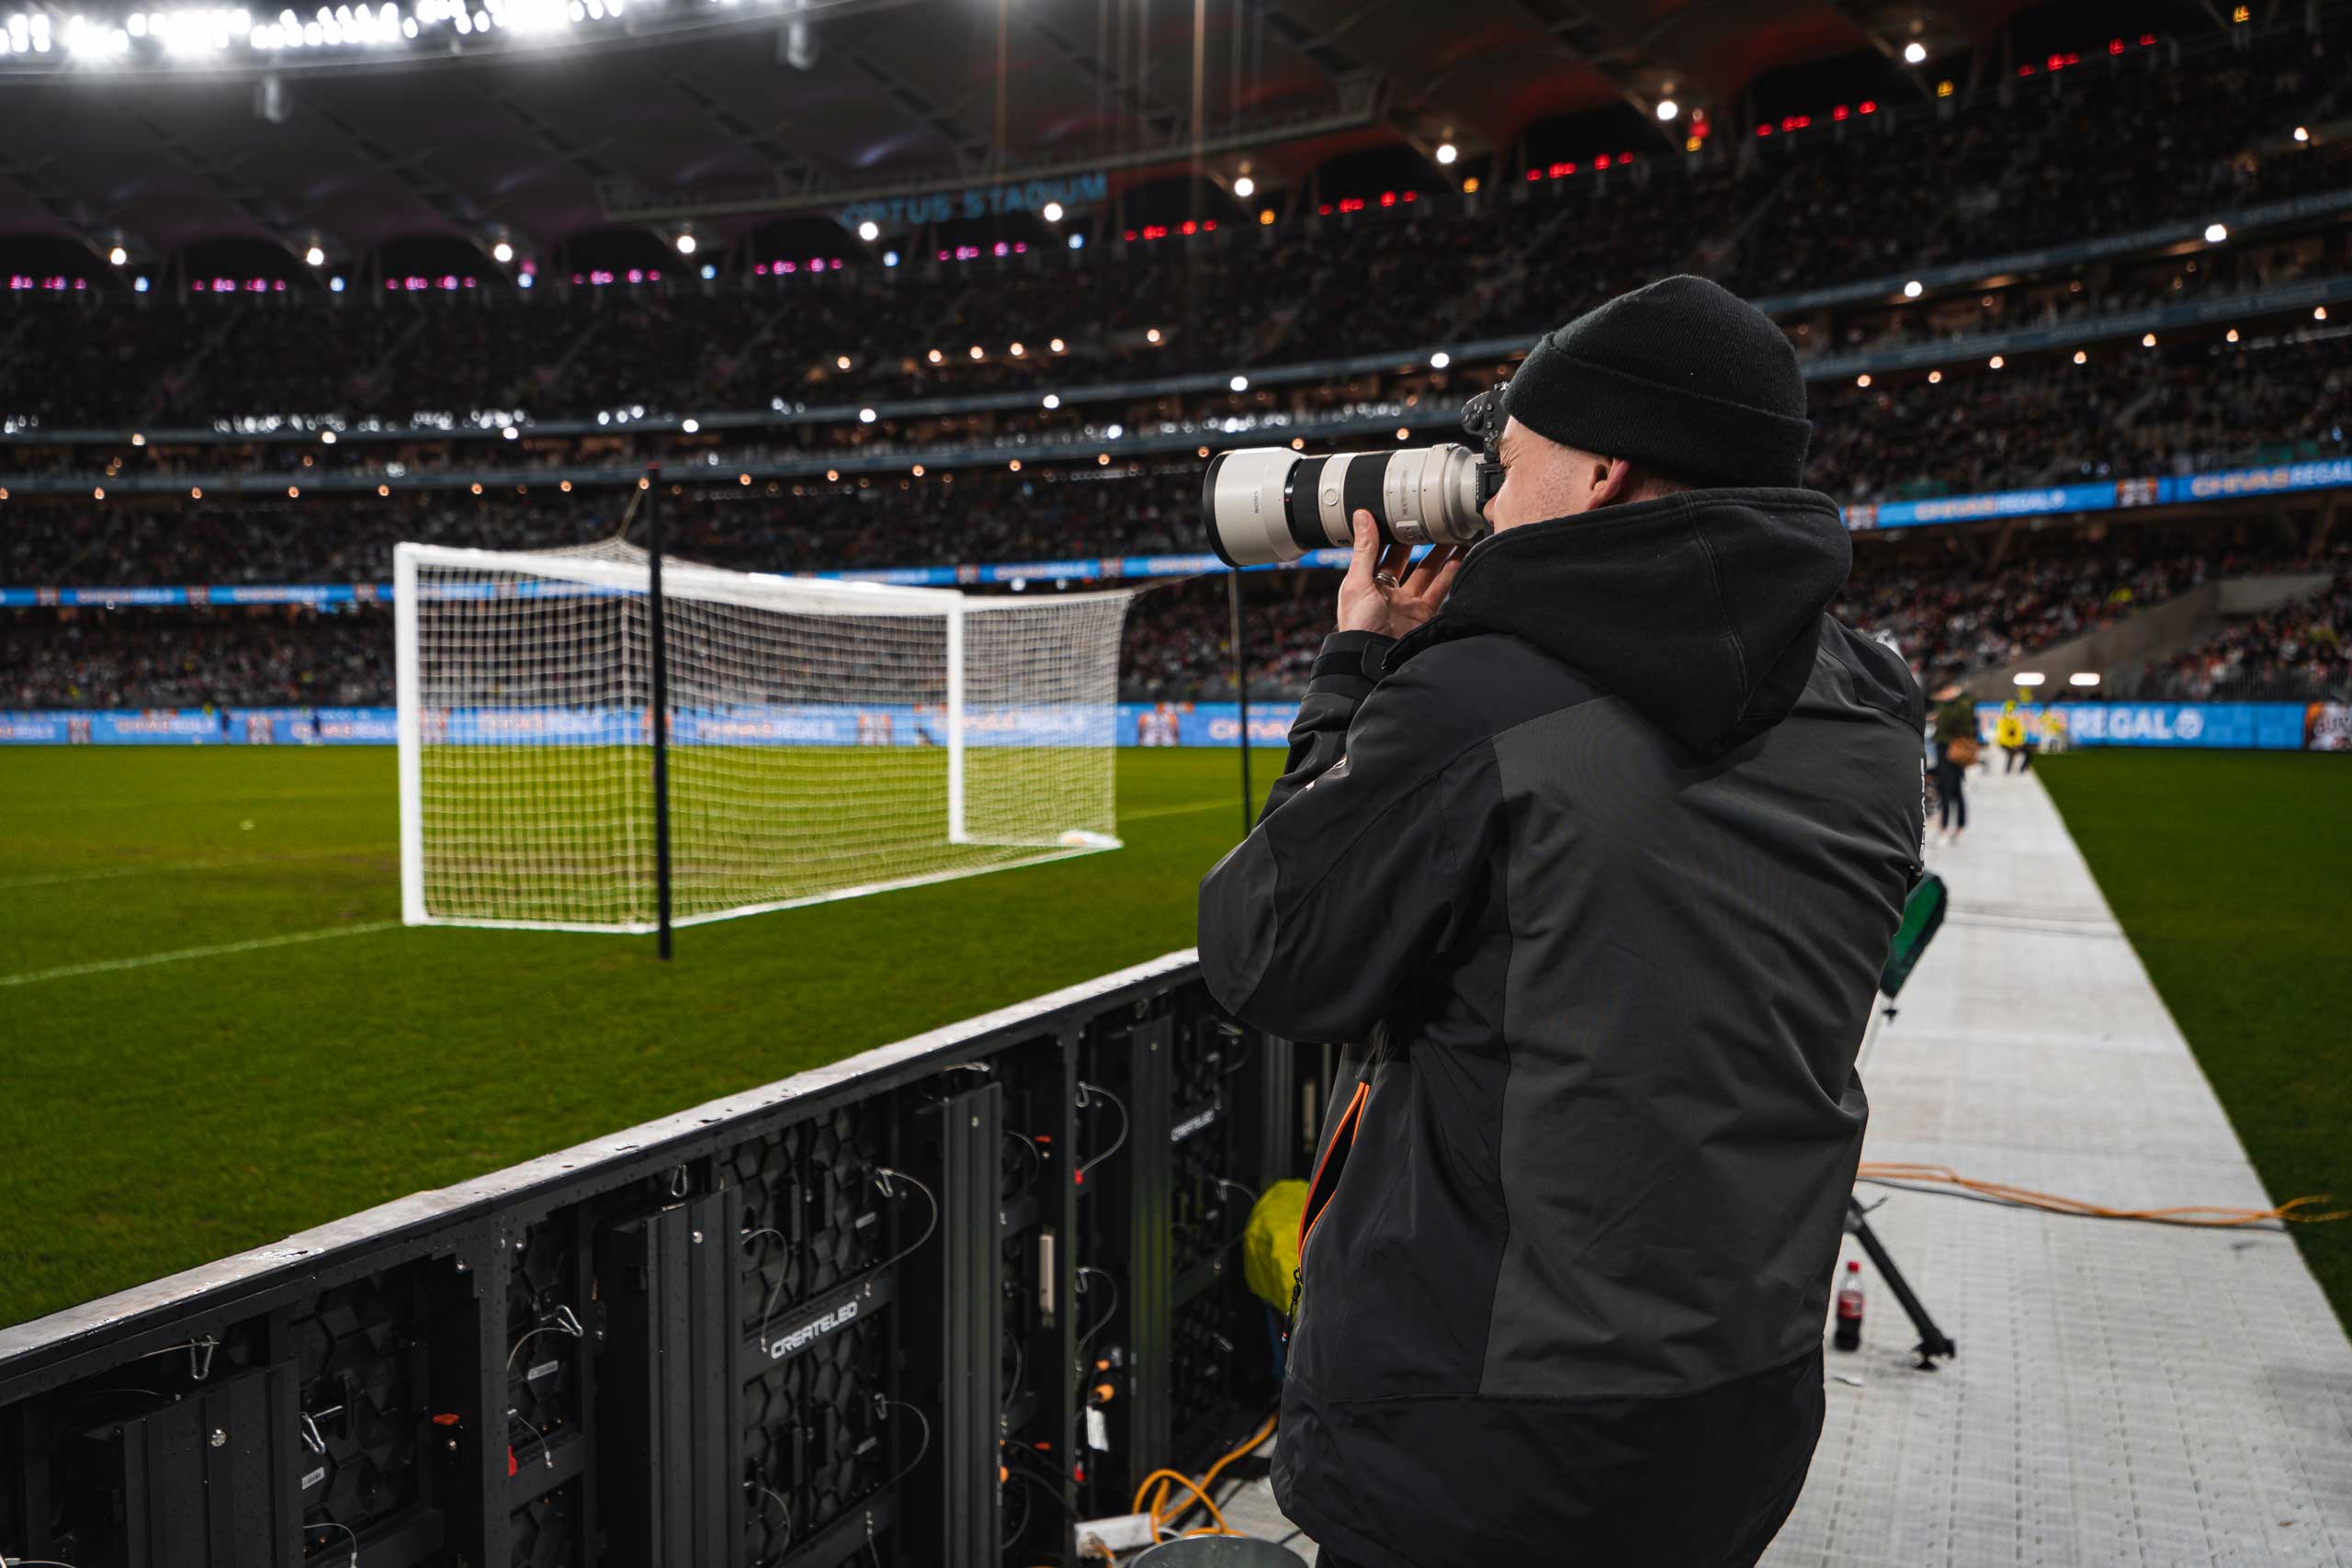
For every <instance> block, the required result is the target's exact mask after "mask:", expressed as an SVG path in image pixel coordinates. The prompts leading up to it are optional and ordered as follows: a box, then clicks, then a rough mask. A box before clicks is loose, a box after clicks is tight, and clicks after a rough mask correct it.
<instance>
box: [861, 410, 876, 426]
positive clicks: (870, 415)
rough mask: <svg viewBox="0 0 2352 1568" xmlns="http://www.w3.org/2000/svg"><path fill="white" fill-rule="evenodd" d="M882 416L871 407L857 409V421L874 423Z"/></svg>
mask: <svg viewBox="0 0 2352 1568" xmlns="http://www.w3.org/2000/svg"><path fill="white" fill-rule="evenodd" d="M880 417H881V416H880V415H879V414H877V413H876V412H874V411H873V410H872V409H870V408H863V409H860V410H858V411H857V423H860V424H872V423H874V422H875V421H876V419H878V418H880Z"/></svg>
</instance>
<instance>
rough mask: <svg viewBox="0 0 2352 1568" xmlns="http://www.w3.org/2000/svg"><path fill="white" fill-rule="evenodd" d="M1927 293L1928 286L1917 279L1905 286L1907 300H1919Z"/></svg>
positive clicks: (1904, 294)
mask: <svg viewBox="0 0 2352 1568" xmlns="http://www.w3.org/2000/svg"><path fill="white" fill-rule="evenodd" d="M1927 291H1928V288H1927V285H1925V284H1923V283H1921V282H1920V281H1919V280H1918V279H1917V278H1916V277H1915V278H1913V279H1912V280H1911V281H1910V282H1908V283H1906V284H1905V285H1904V286H1903V298H1905V299H1917V298H1919V296H1920V295H1922V294H1925V293H1926V292H1927Z"/></svg>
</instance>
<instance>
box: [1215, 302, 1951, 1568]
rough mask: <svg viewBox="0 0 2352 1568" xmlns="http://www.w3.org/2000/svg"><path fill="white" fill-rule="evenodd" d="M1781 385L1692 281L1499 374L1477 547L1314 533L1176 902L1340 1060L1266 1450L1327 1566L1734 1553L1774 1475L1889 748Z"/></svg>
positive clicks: (1814, 1295) (1890, 689) (1890, 904)
mask: <svg viewBox="0 0 2352 1568" xmlns="http://www.w3.org/2000/svg"><path fill="white" fill-rule="evenodd" d="M1804 398H1805V394H1804V378H1803V377H1802V376H1801V375H1800V374H1799V371H1798V368H1797V362H1796V355H1795V352H1794V350H1792V348H1791V347H1790V345H1789V340H1788V338H1787V337H1786V336H1785V335H1784V334H1783V333H1781V330H1780V328H1778V327H1777V326H1775V325H1773V323H1772V321H1770V318H1768V317H1766V316H1765V315H1764V314H1763V313H1762V312H1760V311H1758V310H1757V309H1756V308H1755V307H1754V306H1752V305H1749V304H1747V302H1745V301H1744V300H1741V299H1737V298H1736V297H1735V296H1733V295H1732V294H1730V293H1728V292H1726V291H1725V290H1724V289H1723V288H1720V287H1719V286H1717V285H1715V284H1713V283H1710V282H1707V281H1706V280H1704V279H1702V278H1697V277H1670V278H1667V279H1665V280H1664V281H1662V282H1659V283H1656V284H1652V285H1651V286H1650V287H1648V288H1643V289H1639V290H1636V291H1635V292H1634V293H1631V294H1627V295H1624V296H1622V297H1620V298H1618V299H1612V300H1611V301H1610V302H1609V303H1607V304H1605V305H1602V306H1600V308H1599V309H1597V310H1592V311H1590V312H1589V313H1588V314H1586V315H1584V316H1582V317H1579V318H1578V319H1577V321H1573V322H1571V323H1570V324H1569V325H1567V326H1566V327H1563V328H1562V329H1560V330H1559V331H1558V332H1555V333H1552V334H1551V335H1550V336H1548V337H1546V338H1544V340H1543V341H1542V342H1541V343H1539V344H1536V346H1535V348H1534V349H1533V351H1532V353H1531V354H1530V355H1528V357H1527V361H1526V363H1525V364H1524V365H1522V366H1521V367H1520V370H1519V373H1518V374H1517V375H1516V376H1514V377H1512V378H1511V379H1510V384H1509V386H1508V388H1507V389H1506V390H1505V391H1504V393H1503V411H1504V412H1505V413H1507V414H1508V416H1509V419H1508V423H1507V424H1506V426H1505V428H1504V430H1503V432H1502V436H1501V440H1500V441H1499V443H1498V457H1499V461H1500V463H1501V465H1502V469H1503V477H1502V487H1501V489H1500V490H1498V491H1496V492H1495V494H1494V496H1493V498H1492V499H1491V500H1490V501H1489V502H1487V509H1486V512H1487V521H1488V522H1489V523H1491V524H1492V525H1493V527H1494V533H1493V536H1491V537H1489V538H1486V539H1483V540H1480V541H1479V542H1478V543H1477V544H1476V545H1474V546H1472V547H1470V548H1469V550H1468V551H1467V552H1466V553H1462V552H1457V551H1456V550H1454V549H1452V548H1441V549H1437V550H1434V551H1432V552H1431V553H1430V555H1429V556H1428V557H1427V558H1424V559H1423V560H1422V561H1421V563H1420V564H1419V566H1418V567H1416V566H1415V565H1414V564H1413V562H1412V559H1411V557H1412V547H1410V546H1409V545H1391V546H1389V547H1385V548H1384V547H1383V545H1382V541H1381V538H1380V536H1379V535H1378V533H1377V532H1376V531H1375V525H1374V520H1373V518H1372V515H1371V513H1368V512H1363V511H1357V512H1355V513H1353V516H1352V519H1351V520H1352V522H1353V523H1354V525H1355V550H1354V558H1353V559H1352V561H1351V564H1350V565H1349V568H1348V572H1347V576H1346V578H1345V579H1344V581H1342V582H1341V583H1340V594H1339V605H1338V617H1337V619H1338V630H1337V631H1336V632H1335V633H1334V634H1333V635H1332V636H1331V637H1329V638H1328V639H1327V640H1326V641H1325V642H1324V644H1323V649H1322V652H1321V653H1320V655H1318V656H1317V659H1316V660H1315V667H1314V679H1313V682H1312V684H1311V685H1310V686H1309V687H1308V691H1307V695H1306V700H1305V701H1304V702H1303V703H1302V704H1301V705H1300V706H1299V711H1298V718H1297V722H1296V723H1295V725H1293V727H1292V728H1291V732H1290V745H1291V750H1290V761H1289V764H1288V768H1287V770H1286V771H1285V772H1284V773H1283V777H1282V779H1281V781H1280V782H1279V783H1277V784H1275V785H1274V787H1273V791H1272V796H1271V797H1270V799H1269V800H1268V802H1267V806H1266V810H1265V812H1264V814H1263V815H1262V816H1261V818H1259V821H1258V825H1257V827H1256V828H1255V829H1253V830H1252V831H1251V832H1250V836H1249V838H1247V839H1246V840H1243V841H1242V843H1241V844H1240V845H1239V846H1238V848H1236V849H1235V850H1234V851H1233V852H1232V853H1230V854H1228V855H1227V856H1226V858H1225V859H1224V860H1223V861H1221V862H1219V863H1218V864H1217V865H1216V869H1215V870H1213V871H1211V872H1210V873H1209V874H1208V876H1207V877H1206V878H1205V879H1204V881H1203V883H1202V885H1201V904H1200V963H1201V976H1202V978H1203V980H1204V983H1205V984H1206V986H1207V987H1208V990H1209V992H1210V994H1211V995H1212V996H1214V997H1215V998H1216V999H1217V1001H1218V1002H1219V1003H1220V1004H1222V1005H1223V1006H1224V1007H1226V1008H1227V1009H1228V1010H1230V1011H1231V1012H1232V1013H1233V1015H1234V1016H1235V1017H1237V1018H1238V1019H1241V1020H1242V1021H1245V1022H1248V1023H1250V1024H1252V1025H1254V1026H1256V1027H1259V1028H1262V1029H1265V1030H1267V1031H1269V1032H1273V1033H1276V1034H1279V1035H1281V1036H1283V1038H1286V1039H1290V1040H1296V1041H1311V1042H1318V1043H1334V1044H1340V1045H1341V1046H1342V1051H1341V1054H1340V1066H1339V1069H1338V1071H1337V1072H1336V1074H1335V1075H1334V1082H1333V1084H1332V1087H1331V1090H1330V1100H1329V1115H1328V1116H1327V1117H1326V1118H1325V1121H1324V1126H1323V1132H1322V1137H1321V1140H1320V1142H1321V1148H1320V1150H1319V1151H1318V1153H1317V1159H1316V1163H1315V1166H1314V1167H1313V1168H1314V1171H1315V1178H1314V1179H1313V1180H1312V1181H1311V1182H1310V1183H1309V1184H1308V1189H1307V1196H1306V1204H1305V1207H1304V1209H1303V1211H1302V1213H1301V1215H1300V1231H1301V1241H1300V1250H1299V1268H1298V1272H1297V1274H1296V1276H1295V1280H1296V1286H1297V1292H1296V1294H1295V1297H1294V1308H1293V1311H1292V1314H1291V1337H1290V1348H1289V1360H1288V1367H1287V1371H1286V1373H1285V1376H1284V1381H1283V1400H1282V1425H1281V1428H1280V1436H1279V1437H1278V1438H1276V1440H1275V1445H1276V1446H1275V1453H1274V1463H1273V1483H1274V1496H1275V1500H1276V1501H1277V1502H1278V1503H1279V1504H1280V1505H1281V1506H1282V1508H1283V1511H1284V1512H1285V1513H1286V1514H1287V1515H1288V1516H1289V1517H1290V1518H1291V1519H1292V1521H1293V1522H1294V1523H1295V1524H1297V1525H1299V1526H1300V1527H1301V1528H1303V1529H1305V1530H1306V1533H1307V1534H1308V1535H1309V1536H1311V1537H1313V1538H1314V1540H1316V1541H1317V1544H1318V1545H1319V1546H1320V1548H1321V1556H1320V1558H1319V1561H1320V1562H1322V1563H1323V1564H1324V1565H1325V1568H1496V1565H1498V1564H1507V1563H1525V1564H1530V1565H1533V1564H1544V1565H1547V1568H1549V1565H1555V1564H1567V1563H1577V1564H1593V1565H1595V1568H1598V1565H1600V1564H1612V1565H1615V1564H1628V1565H1630V1564H1640V1565H1641V1568H1747V1565H1748V1564H1752V1563H1754V1562H1756V1560H1757V1559H1758V1557H1759V1556H1760V1555H1761V1554H1762V1553H1763V1551H1764V1549H1765V1547H1766V1546H1767V1545H1768V1544H1769V1543H1770V1541H1771V1540H1772V1538H1773V1536H1774V1535H1775V1534H1776V1533H1777V1532H1778V1531H1779V1529H1780V1528H1781V1522H1782V1521H1783V1520H1785V1519H1786V1518H1787V1517H1788V1515H1789V1510H1790V1509H1791V1508H1792V1506H1794V1505H1795V1503H1796V1498H1797V1494H1798V1491H1799V1490H1800V1489H1801V1488H1802V1487H1803V1486H1804V1478H1805V1472H1806V1469H1807V1467H1808V1466H1809V1465H1810V1464H1811V1462H1812V1460H1813V1452H1814V1448H1815V1444H1816V1443H1817V1442H1818V1440H1819V1438H1820V1435H1821V1423H1822V1412H1823V1408H1824V1400H1823V1390H1822V1383H1823V1381H1824V1379H1823V1370H1822V1325H1823V1322H1824V1320H1825V1318H1826V1315H1827V1313H1828V1309H1829V1292H1830V1276H1831V1274H1832V1273H1833V1272H1834V1271H1835V1270H1836V1268H1837V1263H1838V1243H1839V1240H1840V1237H1841V1236H1842V1235H1843V1233H1844V1229H1845V1214H1846V1209H1847V1204H1848V1201H1849V1199H1850V1197H1851V1195H1852V1183H1853V1176H1854V1168H1855V1162H1856V1160H1857V1159H1858V1158H1859V1157H1860V1153H1861V1140H1862V1132H1863V1127H1864V1123H1865V1122H1866V1121H1867V1119H1868V1108H1867V1105H1866V1103H1865V1100H1864V1099H1863V1095H1862V1086H1861V1080H1860V1077H1858V1076H1857V1074H1856V1072H1855V1069H1854V1056H1855V1052H1856V1049H1857V1047H1858V1046H1859V1045H1860V1041H1861V1035H1862V1027H1863V1024H1864V1023H1865V1021H1867V1020H1868V1018H1869V1015H1870V1010H1871V998H1872V997H1873V995H1874V994H1875V992H1876V989H1877V985H1878V978H1879V974H1880V970H1881V968H1882V966H1883V964H1884V963H1885V962H1886V953H1887V945H1888V943H1889V942H1890V941H1891V940H1892V938H1893V936H1894V930H1895V925H1896V922H1897V921H1898V919H1900V917H1901V914H1902V910H1903V905H1904V898H1905V894H1906V893H1907V891H1908V890H1909V888H1910V887H1912V886H1915V885H1916V882H1917V876H1918V874H1919V863H1918V862H1919V838H1920V829H1921V822H1920V803H1919V795H1920V790H1919V736H1920V732H1921V730H1922V728H1924V727H1925V725H1926V722H1927V704H1926V699H1925V698H1924V697H1922V696H1921V695H1920V693H1919V688H1918V685H1917V682H1914V681H1913V680H1912V678H1911V671H1909V669H1908V668H1906V667H1905V664H1904V661H1903V659H1902V657H1901V655H1899V654H1897V653H1896V652H1894V650H1893V649H1889V648H1887V647H1885V646H1883V644H1880V643H1876V642H1873V641H1871V640H1870V639H1869V638H1867V637H1860V636H1858V635H1857V634H1855V633H1854V632H1853V631H1851V630H1849V629H1848V628H1847V627H1846V626H1842V625H1840V624H1839V623H1838V621H1837V620H1836V619H1834V618H1832V617H1831V616H1830V615H1827V614H1826V609H1827V606H1828V605H1829V604H1830V602H1831V601H1832V600H1833V599H1835V598H1836V597H1837V595H1838V589H1839V588H1840V587H1841V586H1842V585H1843V584H1844V582H1845V581H1846V575H1847V572H1848V570H1849V568H1850V566H1851V564H1852V553H1853V547H1852V544H1851V542H1850V539H1849V536H1848V534H1847V532H1846V529H1845V527H1844V526H1843V525H1842V524H1841V523H1840V522H1839V520H1838V507H1837V505H1836V503H1835V502H1832V501H1831V500H1830V499H1829V497H1827V496H1826V495H1823V494H1821V493H1820V492H1818V491H1810V490H1805V489H1803V488H1801V487H1802V486H1803V484H1804V454H1805V446H1806V442H1807V438H1808V437H1809V436H1810V434H1811V427H1810V426H1809V425H1808V424H1807V423H1806V422H1805V400H1804Z"/></svg>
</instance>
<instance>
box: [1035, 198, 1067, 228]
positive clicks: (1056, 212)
mask: <svg viewBox="0 0 2352 1568" xmlns="http://www.w3.org/2000/svg"><path fill="white" fill-rule="evenodd" d="M1038 216H1039V217H1041V218H1043V219H1044V220H1046V222H1048V223H1058V222H1060V221H1061V220H1062V204H1061V203H1060V202H1058V201H1049V202H1047V203H1046V205H1045V207H1044V208H1043V209H1040V211H1039V213H1038Z"/></svg>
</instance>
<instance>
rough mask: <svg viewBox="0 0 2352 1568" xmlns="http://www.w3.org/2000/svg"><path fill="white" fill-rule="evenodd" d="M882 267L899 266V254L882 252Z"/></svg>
mask: <svg viewBox="0 0 2352 1568" xmlns="http://www.w3.org/2000/svg"><path fill="white" fill-rule="evenodd" d="M882 265H884V266H896V265H899V253H898V252H896V251H884V252H883V253H882Z"/></svg>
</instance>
